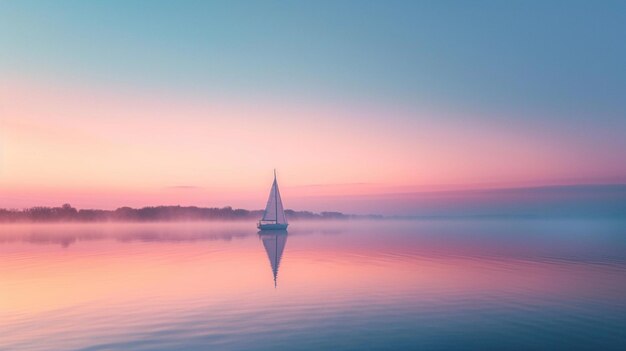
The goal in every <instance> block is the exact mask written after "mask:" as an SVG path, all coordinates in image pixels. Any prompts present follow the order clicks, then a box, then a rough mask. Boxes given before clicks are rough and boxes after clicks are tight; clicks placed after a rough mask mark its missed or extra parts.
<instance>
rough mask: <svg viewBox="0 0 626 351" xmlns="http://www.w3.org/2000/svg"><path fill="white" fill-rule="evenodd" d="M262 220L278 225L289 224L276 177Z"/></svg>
mask: <svg viewBox="0 0 626 351" xmlns="http://www.w3.org/2000/svg"><path fill="white" fill-rule="evenodd" d="M261 220H262V221H269V222H274V223H276V224H287V219H286V218H285V211H284V209H283V201H282V200H281V198H280V190H278V182H277V181H276V176H274V183H273V184H272V190H270V196H269V198H268V199H267V206H265V212H263V218H262V219H261Z"/></svg>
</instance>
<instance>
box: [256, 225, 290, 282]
mask: <svg viewBox="0 0 626 351" xmlns="http://www.w3.org/2000/svg"><path fill="white" fill-rule="evenodd" d="M259 238H260V239H261V241H263V247H264V248H265V252H266V253H267V257H268V258H269V260H270V266H271V268H272V274H273V275H274V287H276V279H277V277H278V268H279V266H280V259H281V258H282V257H283V251H284V250H285V244H286V243H287V231H286V230H273V231H263V230H262V231H260V232H259Z"/></svg>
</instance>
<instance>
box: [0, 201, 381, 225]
mask: <svg viewBox="0 0 626 351" xmlns="http://www.w3.org/2000/svg"><path fill="white" fill-rule="evenodd" d="M262 215H263V211H261V210H253V211H250V210H245V209H241V208H238V209H233V208H232V207H230V206H227V207H221V208H217V207H196V206H154V207H152V206H151V207H142V208H131V207H120V208H118V209H115V210H97V209H76V208H74V207H72V206H71V205H70V204H64V205H63V206H61V207H44V206H37V207H31V208H25V209H21V210H20V209H0V222H99V221H100V222H107V221H117V222H150V221H203V220H253V219H259V218H261V216H262ZM285 216H286V217H287V219H288V220H311V219H350V218H353V219H355V218H380V216H375V215H370V216H358V215H347V214H343V213H341V212H321V213H314V212H310V211H294V210H285Z"/></svg>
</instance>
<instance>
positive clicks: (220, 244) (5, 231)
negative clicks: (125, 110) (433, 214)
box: [0, 219, 626, 350]
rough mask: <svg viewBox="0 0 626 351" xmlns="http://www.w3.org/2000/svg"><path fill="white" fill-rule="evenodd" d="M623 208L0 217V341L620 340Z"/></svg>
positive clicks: (139, 345) (369, 344)
mask: <svg viewBox="0 0 626 351" xmlns="http://www.w3.org/2000/svg"><path fill="white" fill-rule="evenodd" d="M625 296H626V223H625V222H624V221H623V220H604V219H595V220H585V219H551V220H538V219H532V220H531V219H525V220H523V219H519V220H513V219H506V220H447V221H445V220H432V221H386V220H385V221H340V222H322V221H318V222H294V223H292V224H291V226H290V228H289V232H288V233H278V234H268V233H263V234H259V233H257V231H256V229H255V228H254V223H248V222H230V223H214V222H207V223H151V224H40V225H2V226H0V349H2V350H4V349H7V350H59V349H63V350H131V349H136V350H206V349H214V350H218V349H219V350H250V349H255V350H323V349H333V350H338V349H344V350H363V349H367V350H399V349H416V348H420V349H435V350H441V349H476V350H482V349H511V350H528V349H535V350H551V349H555V348H562V349H580V350H594V349H614V350H620V349H625V348H626V333H625V331H624V330H625V329H626V298H625Z"/></svg>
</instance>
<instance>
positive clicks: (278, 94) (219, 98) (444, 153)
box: [0, 0, 626, 213]
mask: <svg viewBox="0 0 626 351" xmlns="http://www.w3.org/2000/svg"><path fill="white" fill-rule="evenodd" d="M624 38H626V5H624V3H622V2H601V3H599V2H592V1H583V2H577V1H563V2H559V1H550V2H549V3H548V2H545V1H534V2H533V1H519V2H501V1H494V2H481V1H478V2H471V3H470V2H462V1H458V2H455V1H438V2H417V1H406V2H398V1H302V2H288V1H263V2H260V1H259V2H247V1H246V2H238V1H223V2H219V1H211V2H208V1H197V2H194V1H89V2H84V1H54V2H52V1H1V0H0V128H1V129H0V207H23V206H33V205H58V204H61V203H63V202H71V203H72V204H73V205H75V206H77V207H100V208H115V207H118V206H123V205H131V206H143V205H157V204H181V205H199V206H225V205H232V206H235V207H246V208H260V207H262V206H263V204H264V201H265V197H266V196H267V192H268V191H269V185H270V182H271V176H272V175H271V172H272V169H273V168H274V167H276V168H278V171H279V179H280V183H281V185H282V193H283V196H284V197H285V199H284V201H285V205H286V206H287V207H288V208H295V209H311V210H332V209H335V208H336V207H337V206H335V205H336V204H337V203H335V202H334V200H333V199H337V198H338V197H344V199H345V196H355V198H356V197H358V196H363V195H377V196H378V195H380V194H403V193H407V192H408V193H411V192H416V191H433V190H459V189H460V190H467V189H474V188H481V189H483V188H490V187H517V186H524V187H526V186H545V185H557V184H558V185H562V184H609V183H624V182H626V162H625V160H626V151H625V150H626V64H625V62H626V40H624ZM355 201H357V200H355ZM394 204H395V205H394ZM359 206H360V205H359ZM359 206H357V204H356V202H355V206H354V207H351V206H350V204H349V203H348V204H346V203H345V201H343V202H342V205H341V209H342V210H344V211H351V210H354V211H357V212H358V211H360V210H361V208H362V206H360V207H359ZM385 206H386V207H385V208H384V209H380V210H379V211H377V208H376V207H371V206H370V207H368V209H367V210H368V211H372V212H381V213H382V212H384V213H406V211H403V210H402V209H403V208H406V204H405V203H404V202H402V201H398V202H392V203H389V204H386V205H385Z"/></svg>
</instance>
